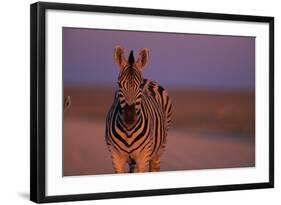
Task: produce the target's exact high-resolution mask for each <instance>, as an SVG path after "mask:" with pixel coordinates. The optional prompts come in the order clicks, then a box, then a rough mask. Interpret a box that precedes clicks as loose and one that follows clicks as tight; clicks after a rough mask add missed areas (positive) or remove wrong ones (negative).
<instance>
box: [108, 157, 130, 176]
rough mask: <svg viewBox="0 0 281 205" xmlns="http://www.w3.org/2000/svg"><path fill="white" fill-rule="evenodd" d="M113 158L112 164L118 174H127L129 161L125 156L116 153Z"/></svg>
mask: <svg viewBox="0 0 281 205" xmlns="http://www.w3.org/2000/svg"><path fill="white" fill-rule="evenodd" d="M111 157H112V164H113V167H114V170H115V172H116V173H125V172H126V170H125V169H126V168H125V167H126V163H127V159H126V157H125V156H123V155H120V154H118V153H116V152H113V153H112V154H111Z"/></svg>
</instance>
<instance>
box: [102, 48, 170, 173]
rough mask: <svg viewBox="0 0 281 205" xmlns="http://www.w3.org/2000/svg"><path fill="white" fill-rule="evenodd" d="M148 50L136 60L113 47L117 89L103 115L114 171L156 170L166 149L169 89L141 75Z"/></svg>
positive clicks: (168, 120) (131, 54)
mask: <svg viewBox="0 0 281 205" xmlns="http://www.w3.org/2000/svg"><path fill="white" fill-rule="evenodd" d="M148 57H149V50H148V49H147V48H144V49H142V50H140V52H139V55H138V59H137V60H136V61H135V58H134V54H133V51H131V52H130V54H129V57H128V60H126V58H125V49H124V48H122V47H120V46H117V47H115V48H114V60H115V63H116V64H117V65H118V66H119V68H120V72H119V76H118V90H117V91H116V92H115V96H114V100H113V104H112V106H111V108H110V109H109V111H108V114H107V117H106V128H105V139H106V144H107V147H108V149H109V151H110V152H111V159H112V164H113V167H114V170H115V172H116V173H125V172H126V165H129V172H146V171H151V172H156V171H159V170H160V157H161V155H162V153H163V151H164V149H165V145H166V138H167V131H168V129H169V127H170V125H171V115H172V102H171V98H170V97H169V95H168V92H167V91H166V90H165V89H164V88H163V87H161V86H160V85H158V84H157V83H156V82H154V81H150V80H148V79H144V78H143V77H142V72H143V68H144V67H145V65H146V64H147V61H148Z"/></svg>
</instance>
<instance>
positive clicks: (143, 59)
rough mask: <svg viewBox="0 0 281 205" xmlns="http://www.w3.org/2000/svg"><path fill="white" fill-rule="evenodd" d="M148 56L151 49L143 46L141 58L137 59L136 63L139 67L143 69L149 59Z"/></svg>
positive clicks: (140, 53)
mask: <svg viewBox="0 0 281 205" xmlns="http://www.w3.org/2000/svg"><path fill="white" fill-rule="evenodd" d="M148 56H149V50H148V48H143V49H142V50H141V51H140V52H139V58H138V60H137V61H136V65H137V67H138V68H139V69H140V70H142V69H143V67H144V66H145V65H146V64H147V61H148Z"/></svg>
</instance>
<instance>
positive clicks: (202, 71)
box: [63, 28, 255, 90]
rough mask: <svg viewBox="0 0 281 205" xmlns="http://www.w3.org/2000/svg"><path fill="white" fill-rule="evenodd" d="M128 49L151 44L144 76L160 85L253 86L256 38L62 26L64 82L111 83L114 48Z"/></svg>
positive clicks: (114, 77)
mask: <svg viewBox="0 0 281 205" xmlns="http://www.w3.org/2000/svg"><path fill="white" fill-rule="evenodd" d="M116 45H121V46H123V47H124V48H125V49H126V55H128V54H129V52H130V50H134V54H135V57H137V53H138V51H139V50H140V49H141V48H148V49H149V50H150V59H149V63H148V64H147V66H146V68H145V70H144V74H143V75H144V77H145V78H148V79H151V80H155V81H157V82H158V83H159V84H160V85H163V86H164V87H173V88H175V87H176V88H178V87H185V88H191V89H192V88H195V89H246V90H252V89H254V88H255V38H254V37H232V36H215V35H192V34H168V33H152V32H131V31H111V30H96V29H77V28H64V29H63V57H64V59H63V63H64V83H65V86H69V85H76V86H90V85H93V86H97V85H99V86H105V85H106V86H115V85H116V81H117V76H118V72H119V68H118V67H117V66H116V65H115V64H114V60H113V48H114V47H115V46H116Z"/></svg>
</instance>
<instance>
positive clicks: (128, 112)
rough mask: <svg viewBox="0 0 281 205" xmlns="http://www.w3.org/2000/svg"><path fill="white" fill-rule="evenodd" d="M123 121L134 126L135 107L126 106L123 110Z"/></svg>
mask: <svg viewBox="0 0 281 205" xmlns="http://www.w3.org/2000/svg"><path fill="white" fill-rule="evenodd" d="M123 119H124V121H125V123H126V124H132V123H134V122H135V120H136V109H135V105H134V104H133V105H125V107H124V110H123Z"/></svg>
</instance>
